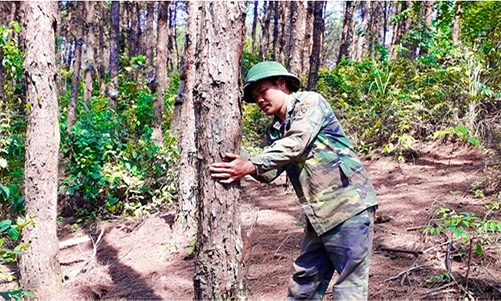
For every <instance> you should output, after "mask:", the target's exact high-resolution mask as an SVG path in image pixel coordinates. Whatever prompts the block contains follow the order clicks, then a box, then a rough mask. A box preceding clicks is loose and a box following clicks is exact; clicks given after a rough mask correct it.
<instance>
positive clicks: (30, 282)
mask: <svg viewBox="0 0 501 301" xmlns="http://www.w3.org/2000/svg"><path fill="white" fill-rule="evenodd" d="M21 8H22V11H23V13H24V24H23V28H24V34H25V37H24V41H25V57H24V63H23V66H24V76H25V79H26V82H27V91H26V98H27V101H28V104H29V106H28V109H27V130H26V161H25V169H24V184H25V204H26V215H27V216H29V217H33V218H34V222H35V224H34V226H32V227H28V228H26V229H24V230H23V232H22V242H23V243H29V244H30V247H29V249H28V250H26V251H25V252H24V253H23V255H22V256H21V261H20V265H19V267H20V273H21V279H20V283H21V286H22V288H23V289H26V290H30V291H32V292H34V294H35V296H36V298H37V299H40V300H44V299H50V297H51V296H54V295H55V294H57V293H58V292H59V291H60V290H61V289H62V277H61V269H60V265H59V241H58V238H57V224H56V217H57V187H58V178H57V171H58V154H59V142H60V137H59V124H58V122H59V118H58V112H59V107H58V91H57V86H56V77H57V70H56V57H55V48H56V45H55V44H56V43H55V30H56V27H57V22H58V7H57V2H31V1H26V2H22V4H21Z"/></svg>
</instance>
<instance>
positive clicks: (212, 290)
mask: <svg viewBox="0 0 501 301" xmlns="http://www.w3.org/2000/svg"><path fill="white" fill-rule="evenodd" d="M196 3H197V5H198V6H199V8H200V14H201V15H200V20H201V23H200V24H199V28H198V34H197V43H196V50H195V53H196V54H197V55H196V56H195V83H194V89H193V101H194V106H195V116H196V118H195V120H196V124H195V126H196V133H195V143H196V147H197V150H198V157H199V158H200V160H199V161H198V163H199V165H198V174H197V178H198V183H199V185H200V186H199V187H200V188H199V194H198V195H197V197H198V201H197V209H198V211H197V214H198V229H197V231H198V232H197V243H196V260H195V276H194V286H195V300H216V299H217V300H220V299H236V298H237V297H238V294H239V292H240V290H241V289H242V283H241V281H242V274H241V262H240V257H241V252H242V238H241V230H240V227H241V226H240V212H239V209H238V208H239V206H238V201H239V199H240V192H239V189H238V188H239V185H238V184H233V185H221V184H219V183H218V182H216V181H214V180H213V179H212V178H211V175H210V172H209V168H208V166H209V165H210V164H211V163H213V162H215V161H221V160H222V156H221V154H223V153H225V152H233V153H239V151H240V145H241V138H240V137H241V107H240V101H241V99H240V97H241V95H240V68H241V66H240V61H241V56H242V50H243V42H244V34H245V2H241V1H235V2H227V1H215V2H196Z"/></svg>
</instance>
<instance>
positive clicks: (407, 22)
mask: <svg viewBox="0 0 501 301" xmlns="http://www.w3.org/2000/svg"><path fill="white" fill-rule="evenodd" d="M421 3H422V2H416V4H417V5H421ZM413 5H414V3H413V2H412V1H406V2H405V9H407V10H410V13H409V14H407V16H406V18H405V19H404V26H403V32H404V33H408V32H410V31H411V30H412V29H413V27H414V19H413V15H414V13H413V11H414V10H413ZM402 46H404V47H405V48H406V49H407V55H406V56H407V57H408V58H410V59H414V58H416V55H417V46H418V45H417V43H416V41H412V40H409V39H407V40H406V41H405V43H403V44H402Z"/></svg>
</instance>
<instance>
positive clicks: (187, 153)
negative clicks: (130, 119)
mask: <svg viewBox="0 0 501 301" xmlns="http://www.w3.org/2000/svg"><path fill="white" fill-rule="evenodd" d="M187 5H188V11H189V15H188V28H187V32H186V40H185V42H186V44H185V56H184V63H183V64H182V66H181V68H180V72H179V78H180V80H181V83H180V87H179V92H178V95H177V98H176V102H175V108H174V114H173V118H172V124H171V129H172V130H173V131H174V133H175V135H176V136H177V138H178V147H179V160H178V168H177V172H178V177H177V178H178V181H177V192H178V203H179V210H178V214H177V216H178V222H179V224H180V225H181V226H182V229H183V230H186V231H187V232H188V233H187V234H186V235H190V236H192V235H194V233H195V230H196V228H197V221H196V208H197V204H196V201H197V199H198V197H197V194H198V185H197V183H198V179H197V165H198V163H197V160H198V152H197V149H196V145H195V111H194V107H193V89H194V83H195V45H196V42H197V29H198V27H199V26H200V25H199V24H200V16H199V11H198V4H196V3H194V2H188V3H187Z"/></svg>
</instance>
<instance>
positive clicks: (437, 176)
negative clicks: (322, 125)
mask: <svg viewBox="0 0 501 301" xmlns="http://www.w3.org/2000/svg"><path fill="white" fill-rule="evenodd" d="M420 150H421V152H422V154H423V155H422V156H421V157H420V158H419V159H417V160H416V161H415V162H412V163H404V164H398V163H396V162H395V161H393V160H392V159H391V158H380V159H377V160H366V161H365V164H366V167H367V169H368V171H369V173H370V175H371V177H372V181H373V183H374V186H375V187H376V190H377V193H378V196H379V202H380V205H379V210H378V212H377V221H378V222H379V223H377V224H376V228H375V238H374V252H373V256H372V259H371V271H370V299H372V300H378V299H394V298H412V299H418V298H420V299H431V298H446V297H452V298H458V297H461V296H463V295H464V292H463V291H461V289H460V286H458V285H456V283H454V282H449V283H445V282H441V281H439V280H436V281H433V282H430V281H428V280H430V279H432V278H431V277H433V276H435V278H437V276H438V275H441V274H443V273H444V272H445V271H446V269H445V265H444V260H445V257H444V256H445V250H446V247H447V245H446V244H443V243H444V242H445V241H446V238H445V236H424V235H423V234H422V231H421V229H422V227H424V226H427V225H428V224H429V223H430V221H431V218H432V217H433V216H434V213H435V212H436V210H437V209H438V208H440V207H442V206H446V207H448V208H450V209H454V210H457V211H459V212H460V211H474V212H479V213H480V212H483V211H482V208H483V207H482V205H483V204H484V203H485V202H486V201H487V200H486V199H485V200H484V199H478V198H473V196H472V195H471V194H469V193H468V190H469V189H470V184H471V183H472V181H474V180H475V177H476V176H479V175H481V173H482V170H483V161H482V154H481V153H480V152H479V151H478V150H475V149H470V148H459V149H456V150H454V148H453V147H451V146H440V147H439V146H434V145H430V144H428V145H421V146H420ZM284 184H285V182H284V180H283V179H280V180H279V181H278V182H277V183H275V184H271V185H262V184H259V183H257V182H255V181H253V180H246V181H244V182H243V183H242V186H243V197H242V206H241V210H242V221H243V226H244V227H243V232H244V234H245V237H246V238H245V241H244V242H245V254H244V262H245V274H246V284H247V288H248V296H249V300H272V299H277V298H282V297H284V296H285V294H286V290H287V282H288V278H289V275H290V273H291V272H292V262H293V260H294V258H295V257H296V256H297V255H298V252H299V243H300V240H301V234H302V212H301V209H300V208H299V206H298V205H297V204H296V203H295V196H294V193H293V192H292V189H291V188H288V189H285V188H284ZM493 218H496V219H501V216H500V215H499V212H498V213H497V216H494V217H493ZM172 223H173V216H172V214H165V215H163V216H161V215H157V216H152V217H148V218H145V219H143V220H141V221H124V220H122V221H115V222H107V223H104V222H103V223H101V224H100V225H99V229H95V230H93V231H88V232H89V233H90V234H91V235H92V237H94V238H95V239H97V237H98V236H99V234H100V231H102V230H104V232H103V236H102V242H101V243H100V245H99V247H98V248H97V250H96V251H95V257H93V259H92V260H91V261H90V262H89V263H87V262H86V260H87V259H88V258H90V257H92V254H93V253H94V250H93V248H92V243H91V242H88V243H84V244H80V245H78V246H73V247H70V248H66V249H64V250H62V251H61V262H62V267H63V270H64V272H65V274H66V275H67V280H66V283H65V291H64V293H63V294H62V297H63V296H64V297H65V298H71V299H77V298H79V299H80V298H127V299H141V298H153V299H165V300H179V299H192V297H193V292H192V290H193V288H192V287H193V285H192V274H193V259H186V258H185V255H186V252H185V248H186V245H187V243H189V242H188V241H186V237H185V236H184V235H183V234H179V233H175V231H173V230H172V228H171V226H172ZM78 233H79V232H77V233H69V234H67V235H66V236H64V237H63V235H61V240H65V239H68V238H70V237H73V236H75V235H84V234H85V233H80V234H78ZM453 247H454V248H453V249H452V252H453V253H454V252H455V253H454V254H456V253H458V251H459V248H460V247H461V245H460V244H459V243H457V244H454V245H453ZM388 249H400V250H407V251H423V250H426V252H425V253H423V254H417V253H416V254H415V255H414V254H411V253H405V252H396V251H388ZM463 253H464V252H463ZM458 254H459V253H458ZM456 257H457V258H456ZM456 257H453V258H456V261H455V260H452V263H451V264H452V266H451V268H452V274H453V276H454V279H455V281H456V282H457V283H460V284H462V287H465V284H466V283H465V279H464V277H465V275H466V274H467V273H469V274H468V289H469V290H471V291H473V292H474V295H475V297H483V298H491V299H494V298H501V282H500V280H499V279H501V267H500V259H501V258H500V257H501V256H500V252H499V243H498V244H492V245H490V246H488V247H487V248H486V249H485V255H484V256H482V257H479V256H477V257H474V258H473V260H472V261H471V268H470V271H469V272H468V271H467V260H465V259H466V258H465V257H464V256H463V257H460V256H456ZM86 263H87V264H86ZM84 264H86V265H85V266H84V268H83V269H82V270H79V267H81V266H83V265H84ZM328 296H330V293H329V295H328Z"/></svg>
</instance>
